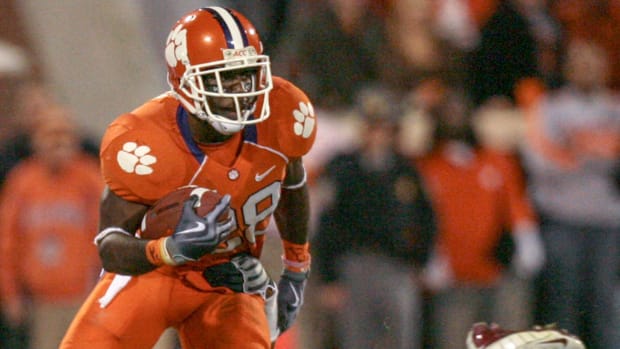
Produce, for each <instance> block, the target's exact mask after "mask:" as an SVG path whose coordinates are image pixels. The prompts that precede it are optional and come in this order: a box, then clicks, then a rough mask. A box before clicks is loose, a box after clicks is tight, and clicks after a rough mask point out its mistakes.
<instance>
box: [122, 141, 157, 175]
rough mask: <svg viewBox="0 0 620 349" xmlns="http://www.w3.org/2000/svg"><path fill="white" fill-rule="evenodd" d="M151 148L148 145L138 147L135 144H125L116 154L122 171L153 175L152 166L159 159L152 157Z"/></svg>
mask: <svg viewBox="0 0 620 349" xmlns="http://www.w3.org/2000/svg"><path fill="white" fill-rule="evenodd" d="M150 152H151V148H150V147H149V146H147V145H140V146H139V145H138V144H137V143H135V142H127V143H125V144H123V149H121V150H119V151H118V153H117V154H116V161H117V162H118V165H119V166H120V167H121V169H122V170H123V171H125V172H127V173H135V174H137V175H141V176H144V175H149V174H151V173H153V168H152V167H151V166H150V165H152V164H154V163H156V162H157V158H156V157H155V156H153V155H150V154H149V153H150Z"/></svg>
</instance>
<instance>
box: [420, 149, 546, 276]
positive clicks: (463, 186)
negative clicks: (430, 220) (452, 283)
mask: <svg viewBox="0 0 620 349" xmlns="http://www.w3.org/2000/svg"><path fill="white" fill-rule="evenodd" d="M474 152H475V153H473V158H472V159H470V160H469V162H468V163H467V164H465V165H457V164H455V163H454V162H452V161H451V160H450V159H449V157H448V156H447V155H446V153H445V148H441V147H440V148H439V150H437V151H435V152H433V153H431V154H429V155H427V156H425V157H424V158H423V159H420V160H419V161H418V162H417V164H418V166H419V169H420V172H421V173H422V175H423V177H424V179H425V182H426V183H427V184H428V186H429V190H430V192H431V198H432V201H433V204H434V207H435V210H436V212H437V217H438V224H439V235H438V247H439V250H440V251H441V252H442V253H444V254H445V255H446V256H447V257H448V258H449V260H450V265H451V267H452V271H453V273H454V275H455V278H456V280H458V281H461V282H474V283H482V284H485V283H488V282H493V281H494V280H495V279H496V278H497V277H498V275H499V273H500V270H501V266H500V264H499V262H498V261H497V260H496V258H495V251H496V248H497V244H498V242H499V240H500V237H501V234H502V233H503V231H504V230H505V229H507V230H510V229H513V228H514V227H515V225H517V224H519V223H523V222H535V219H536V218H535V215H534V211H533V209H532V207H531V205H530V203H529V200H528V198H527V196H526V193H525V190H524V186H523V182H522V178H521V175H520V172H519V167H518V165H517V164H516V162H515V161H514V159H512V158H510V157H508V156H504V155H501V154H498V153H495V152H492V151H488V150H478V151H474Z"/></svg>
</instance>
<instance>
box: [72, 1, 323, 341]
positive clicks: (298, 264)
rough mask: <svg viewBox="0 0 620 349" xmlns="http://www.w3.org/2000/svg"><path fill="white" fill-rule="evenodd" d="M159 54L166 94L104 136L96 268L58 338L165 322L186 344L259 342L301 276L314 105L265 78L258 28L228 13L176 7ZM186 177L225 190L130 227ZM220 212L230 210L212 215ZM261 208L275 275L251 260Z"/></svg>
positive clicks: (291, 300)
mask: <svg viewBox="0 0 620 349" xmlns="http://www.w3.org/2000/svg"><path fill="white" fill-rule="evenodd" d="M163 53H164V58H165V63H166V65H167V71H168V81H169V84H170V87H171V91H169V92H166V93H164V94H162V95H160V96H158V97H156V98H153V99H151V100H149V101H147V102H146V103H144V104H143V105H141V106H139V107H138V108H136V109H135V110H133V111H131V112H128V113H125V114H123V115H121V116H119V117H118V118H117V119H116V120H114V121H113V122H112V123H111V124H110V126H109V127H108V128H107V130H106V132H105V134H104V136H103V139H102V143H101V154H100V160H101V167H102V173H103V177H104V180H105V183H106V189H105V191H104V195H103V199H102V203H101V206H102V208H101V215H100V227H99V231H100V233H99V234H98V236H97V237H96V238H95V242H96V244H97V248H98V250H99V255H100V257H101V261H102V263H103V267H104V269H105V271H106V272H105V274H104V275H103V277H102V278H101V280H100V281H99V283H98V284H97V285H96V286H95V288H94V289H93V291H92V292H91V294H90V296H89V298H88V299H87V300H86V302H85V303H84V305H83V306H82V308H81V309H80V311H79V313H78V314H77V316H76V317H75V319H74V321H73V322H72V324H71V326H70V327H69V329H68V330H67V333H66V335H65V337H64V339H63V341H62V343H61V345H60V348H62V349H70V348H78V349H82V348H91V349H114V348H119V349H120V348H132V349H150V348H151V347H152V346H153V344H154V343H155V341H156V340H157V339H158V338H159V336H160V335H161V333H162V332H163V331H164V330H165V329H167V328H171V327H172V328H175V329H177V331H178V334H179V339H180V342H181V346H182V347H183V348H192V349H206V348H209V349H229V348H237V349H254V348H256V349H258V348H261V349H267V348H270V347H271V346H272V344H273V342H274V341H275V340H276V339H277V338H278V336H279V335H280V334H282V333H284V332H285V331H286V330H288V329H289V328H290V326H291V325H292V324H293V322H294V320H295V319H296V317H297V314H298V312H299V311H300V308H301V306H302V304H303V293H304V289H305V285H306V282H307V278H308V275H309V268H310V250H309V243H308V225H309V199H308V191H307V186H306V172H305V169H304V166H303V156H304V155H305V154H306V153H307V152H308V151H309V150H310V149H311V147H312V145H313V143H314V139H315V137H316V128H317V124H316V122H317V121H316V117H315V114H314V108H313V106H312V103H311V102H310V100H309V99H308V97H307V96H306V94H305V93H304V92H303V91H301V90H300V89H299V88H297V87H296V86H295V85H293V84H292V83H290V82H288V81H286V80H284V79H283V78H280V77H276V76H272V75H271V68H270V62H269V56H267V55H265V54H263V46H262V43H261V41H260V37H259V35H258V33H257V31H256V29H255V27H254V26H253V25H252V23H250V21H248V19H247V18H246V17H245V16H243V15H242V14H241V13H239V12H237V11H235V10H232V9H228V8H223V7H205V8H200V9H197V10H194V11H191V12H189V13H187V14H186V15H184V16H183V17H181V18H180V19H179V20H178V21H177V22H176V23H175V24H174V25H173V27H172V29H171V31H170V34H169V36H168V39H167V41H166V45H165V50H164V52H163ZM187 185H195V186H199V187H205V188H209V189H213V190H216V191H218V192H219V193H221V194H222V199H221V200H220V201H219V202H218V204H217V205H216V207H215V208H214V209H213V210H212V211H211V212H210V213H208V214H207V215H206V216H205V217H201V216H198V215H197V214H196V212H195V210H193V209H192V208H193V205H194V203H195V200H196V199H197V197H196V196H191V198H189V199H188V200H187V201H185V202H184V207H185V209H184V210H183V213H182V215H181V217H180V220H179V222H178V223H177V226H176V228H175V230H174V232H173V233H172V235H170V236H162V237H160V238H156V239H144V238H140V237H139V235H137V234H136V233H137V232H139V230H140V229H139V228H140V222H141V220H142V217H143V216H144V213H145V212H146V211H147V210H148V208H149V207H150V206H152V205H153V204H154V203H155V202H156V201H157V200H158V199H160V198H161V197H163V196H164V195H166V194H167V193H169V192H171V191H173V190H175V189H177V188H179V187H182V186H187ZM224 211H229V212H232V213H231V214H230V215H229V217H230V219H228V220H225V221H217V220H216V219H215V217H218V216H219V215H220V213H222V212H224ZM272 217H274V218H275V223H276V225H277V228H278V232H279V235H280V237H281V239H282V247H283V251H284V255H283V259H282V263H283V266H284V268H283V269H284V270H283V272H282V274H281V275H280V278H279V281H278V284H277V286H276V285H275V282H274V281H272V280H271V279H270V277H269V276H268V275H267V273H266V270H265V269H264V267H263V266H262V263H261V262H260V261H259V257H260V256H261V252H262V249H263V246H264V242H265V238H266V234H265V232H266V230H267V228H268V226H269V223H270V222H271V219H272Z"/></svg>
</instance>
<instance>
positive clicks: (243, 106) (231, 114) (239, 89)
mask: <svg viewBox="0 0 620 349" xmlns="http://www.w3.org/2000/svg"><path fill="white" fill-rule="evenodd" d="M257 74H258V73H257V70H256V69H243V70H232V71H225V72H221V73H220V79H221V82H222V92H224V93H248V92H254V91H256V82H257ZM203 83H204V86H205V90H207V91H213V92H216V91H219V87H218V82H217V78H216V76H215V74H208V75H206V76H204V77H203ZM256 99H257V97H255V96H254V97H244V98H239V108H240V110H241V111H247V110H251V109H253V108H254V104H255V103H256ZM207 101H208V103H209V108H210V109H211V111H212V112H213V113H214V114H218V115H221V116H224V117H227V118H229V119H233V120H234V119H236V118H237V113H236V106H235V101H234V99H233V98H229V97H208V98H207Z"/></svg>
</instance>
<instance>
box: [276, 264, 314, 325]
mask: <svg viewBox="0 0 620 349" xmlns="http://www.w3.org/2000/svg"><path fill="white" fill-rule="evenodd" d="M308 273H309V272H304V273H298V272H294V271H290V270H288V269H284V272H283V273H282V276H281V277H280V282H278V329H279V330H280V333H284V331H286V330H287V329H288V328H289V327H291V325H292V324H293V321H295V318H296V317H297V314H298V313H299V309H300V308H301V306H302V304H303V303H304V288H305V287H306V283H307V281H308Z"/></svg>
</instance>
